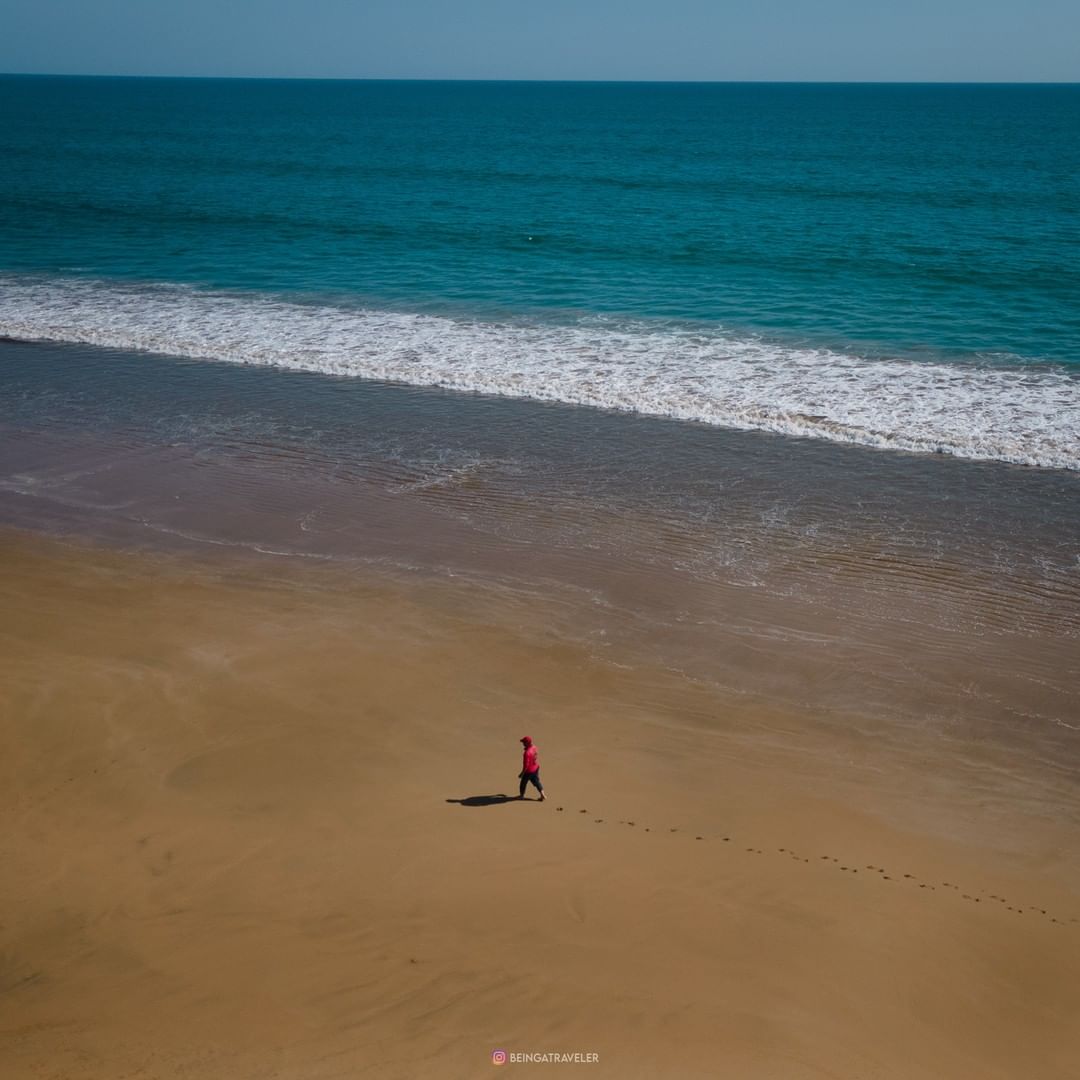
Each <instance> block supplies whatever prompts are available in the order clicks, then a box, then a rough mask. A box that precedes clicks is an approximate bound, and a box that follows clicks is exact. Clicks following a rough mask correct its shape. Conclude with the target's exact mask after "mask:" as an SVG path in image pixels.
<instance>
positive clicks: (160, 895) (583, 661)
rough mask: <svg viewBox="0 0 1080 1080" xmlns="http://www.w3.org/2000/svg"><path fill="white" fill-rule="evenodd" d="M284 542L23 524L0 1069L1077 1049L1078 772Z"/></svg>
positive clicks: (703, 1066) (340, 1070)
mask: <svg viewBox="0 0 1080 1080" xmlns="http://www.w3.org/2000/svg"><path fill="white" fill-rule="evenodd" d="M275 565H276V564H274V563H273V561H272V560H267V561H266V562H265V563H262V564H257V565H256V566H254V567H253V568H252V569H250V570H242V569H239V568H236V567H233V568H218V569H214V568H209V567H206V566H205V565H203V566H195V565H190V564H185V563H182V562H181V561H179V560H176V559H169V560H165V559H160V558H150V557H142V556H139V557H136V556H129V555H121V554H116V553H106V552H101V551H87V550H80V549H75V548H69V547H61V546H59V545H51V544H46V543H43V542H41V541H38V540H30V539H27V538H26V537H21V538H20V537H17V536H16V537H8V538H7V539H5V540H4V541H3V558H2V562H0V599H2V605H3V611H4V619H3V624H2V645H3V648H2V651H0V687H2V690H0V725H2V731H3V736H4V745H5V748H6V753H5V754H4V756H3V764H2V766H0V768H2V770H3V771H2V780H3V783H2V785H0V808H2V812H3V819H4V822H5V828H4V832H3V852H2V855H3V864H4V873H3V878H2V882H0V900H2V905H0V906H2V912H3V914H2V926H0V946H2V954H0V994H2V997H0V1075H2V1076H3V1077H4V1078H5V1080H22V1078H24V1077H25V1078H29V1077H35V1078H41V1077H55V1078H61V1077H62V1078H72V1080H84V1078H85V1080H89V1078H94V1080H119V1078H121V1077H153V1078H162V1080H171V1078H173V1077H199V1078H200V1080H219V1078H220V1080H247V1078H269V1077H281V1078H289V1080H294V1078H295V1080H316V1078H317V1080H329V1078H331V1077H341V1078H344V1077H350V1078H351V1077H360V1076H364V1077H403V1078H405V1077H418V1076H425V1077H426V1076H432V1077H472V1076H486V1075H490V1073H491V1070H492V1067H493V1066H492V1064H491V1053H492V1050H493V1049H496V1048H499V1049H505V1050H506V1051H507V1052H509V1053H521V1052H534V1053H545V1052H548V1053H552V1052H554V1053H575V1052H578V1053H581V1054H594V1055H597V1056H598V1061H597V1062H595V1063H591V1064H584V1063H582V1064H568V1065H557V1064H540V1063H533V1064H530V1065H524V1064H510V1065H508V1066H506V1068H507V1069H508V1070H516V1071H526V1070H527V1071H528V1073H529V1075H532V1074H533V1071H534V1070H535V1073H536V1075H539V1076H544V1075H556V1074H561V1073H563V1072H572V1073H573V1074H574V1075H584V1076H595V1077H601V1076H604V1077H608V1076H610V1077H637V1076H640V1077H683V1076H686V1077H697V1076H700V1077H717V1076H730V1077H733V1078H734V1077H737V1078H740V1080H743V1078H750V1080H753V1078H762V1080H766V1078H768V1080H788V1078H792V1080H794V1078H803V1077H807V1078H810V1077H814V1078H817V1077H831V1078H856V1077H858V1078H863V1077H866V1078H869V1077H874V1078H886V1077H890V1078H891V1077H896V1078H898V1080H901V1078H902V1080H913V1078H921V1077H926V1078H939V1080H940V1078H948V1080H964V1078H968V1077H970V1078H972V1080H975V1078H978V1080H993V1078H1010V1080H1011V1078H1025V1080H1028V1078H1032V1080H1035V1078H1037V1080H1053V1078H1056V1077H1061V1078H1065V1077H1073V1076H1075V1075H1076V1069H1077V1062H1078V1061H1080V1024H1078V1023H1077V1019H1078V1017H1080V921H1078V920H1080V859H1078V858H1077V853H1078V840H1080V837H1078V836H1077V833H1076V830H1075V828H1074V827H1072V826H1070V825H1069V824H1068V820H1069V819H1071V817H1072V815H1073V814H1074V813H1075V810H1076V807H1075V805H1072V806H1070V807H1069V808H1068V810H1069V813H1063V814H1062V815H1060V817H1058V816H1057V815H1055V814H1054V813H1053V812H1052V809H1051V810H1048V809H1047V804H1046V801H1042V800H1039V799H1032V800H1031V802H1030V804H1026V803H1025V804H1024V805H1021V806H1017V807H1015V808H1014V812H1013V813H1009V814H1003V813H1002V812H1001V809H1000V805H998V806H997V809H996V810H994V811H993V812H991V811H989V810H988V809H987V800H986V798H985V792H982V791H980V790H979V789H978V788H977V787H973V786H972V785H971V784H967V783H965V782H964V775H963V774H962V772H961V773H958V774H957V776H956V778H955V782H951V781H950V775H949V770H948V764H947V763H945V765H941V763H940V762H939V763H938V765H940V766H941V768H940V770H939V771H937V772H933V770H928V769H920V768H919V767H918V763H917V761H916V760H915V759H914V758H913V759H912V760H909V761H905V762H898V763H896V768H895V769H893V768H891V767H890V762H888V761H884V760H882V759H881V758H880V757H877V756H875V753H874V750H873V748H872V747H867V746H866V745H865V744H864V743H860V742H858V741H857V740H855V739H852V740H851V741H850V742H838V741H837V736H836V734H835V732H829V731H826V730H819V729H817V728H815V726H814V724H813V723H812V721H811V719H810V718H805V717H802V718H801V717H792V716H782V715H779V714H771V713H769V712H767V711H762V710H761V709H751V708H750V707H748V706H745V705H743V706H737V705H735V704H733V703H732V702H730V701H723V700H720V699H718V698H716V697H715V696H713V695H712V694H711V693H710V692H708V691H707V690H705V689H703V688H702V687H700V686H695V685H693V684H690V683H688V682H686V681H685V680H680V679H679V678H677V677H676V676H674V675H672V674H669V673H666V672H663V671H659V670H651V669H649V668H647V667H642V666H636V667H634V668H626V667H620V666H617V665H614V664H611V663H606V662H602V661H601V660H598V659H596V658H595V657H592V656H589V655H588V654H587V653H585V652H584V651H582V650H580V649H578V648H576V647H574V646H572V645H569V644H567V643H566V642H565V640H562V639H560V638H559V637H557V636H555V635H553V634H551V633H550V632H549V630H548V628H547V627H546V626H545V623H544V620H543V617H542V613H539V614H537V615H536V616H535V618H533V619H531V621H530V620H529V619H526V618H524V617H523V616H522V613H521V611H520V610H519V609H513V610H511V609H509V608H500V606H499V604H498V603H496V602H494V601H489V600H485V599H484V598H478V597H476V596H475V595H470V594H469V593H468V591H467V590H466V589H465V588H464V587H460V588H459V587H455V586H445V587H439V588H436V587H431V588H429V589H427V590H426V591H425V590H424V589H421V588H416V589H410V590H403V589H401V588H397V587H394V586H392V585H390V584H380V585H376V584H371V583H366V584H364V583H355V582H353V583H343V582H342V581H340V580H339V581H334V580H333V579H331V578H330V577H329V576H320V572H319V571H317V570H316V571H312V573H311V574H307V575H303V576H294V577H292V578H290V579H288V580H283V579H281V578H279V577H275V575H274V570H275ZM526 733H528V734H530V735H532V736H533V737H534V738H535V739H536V741H537V743H538V745H539V747H540V753H541V761H542V774H543V776H544V779H545V782H546V784H547V786H548V789H549V793H550V796H551V798H550V799H549V801H548V802H547V803H546V804H544V805H540V804H538V803H536V802H533V801H528V802H524V803H519V802H516V801H509V802H507V801H501V800H498V799H487V798H483V797H485V796H497V795H499V794H500V793H507V794H509V793H512V792H514V790H515V788H514V785H515V782H516V781H515V775H516V772H517V767H518V745H517V740H518V738H519V736H520V735H522V734H526ZM959 756H962V755H958V757H959ZM931 773H932V775H931ZM1063 797H1064V796H1063ZM1050 802H1051V804H1052V800H1050Z"/></svg>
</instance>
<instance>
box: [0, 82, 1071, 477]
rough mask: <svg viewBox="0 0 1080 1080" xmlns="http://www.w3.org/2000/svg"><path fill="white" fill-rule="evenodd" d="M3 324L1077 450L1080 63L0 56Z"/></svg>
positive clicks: (989, 449) (20, 331) (983, 451)
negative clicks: (874, 70) (586, 68)
mask: <svg viewBox="0 0 1080 1080" xmlns="http://www.w3.org/2000/svg"><path fill="white" fill-rule="evenodd" d="M0 118H2V119H0V334H4V335H6V336H9V337H15V338H22V339H48V340H54V341H72V342H83V343H92V344H101V345H107V346H112V347H121V348H136V349H145V350H149V351H151V352H159V353H170V354H179V355H184V356H190V357H195V358H207V359H216V360H230V361H240V362H245V363H259V364H271V365H276V366H282V367H294V368H302V369H305V370H310V371H317V372H319V371H321V372H328V373H332V374H336V375H355V376H360V377H368V378H377V379H383V380H391V381H401V382H406V383H413V384H419V385H437V386H444V387H451V388H455V389H462V390H472V391H480V392H485V393H494V394H500V395H510V396H525V397H534V398H540V399H549V400H560V401H564V402H568V403H575V404H584V405H592V406H599V407H604V408H616V409H627V410H632V411H636V412H641V413H646V414H654V415H665V416H672V417H676V418H679V419H684V420H696V421H704V422H707V423H712V424H717V425H720V426H728V427H741V428H763V429H767V430H773V431H778V432H784V433H788V434H795V435H804V436H811V437H817V438H825V439H831V440H839V441H847V442H857V443H865V444H868V445H874V446H880V447H886V448H892V449H898V450H908V451H911V450H914V451H924V452H926V451H929V452H946V453H952V454H957V455H959V456H964V457H970V458H987V459H1000V460H1006V461H1014V462H1019V463H1024V464H1032V465H1041V466H1049V467H1057V468H1077V467H1080V445H1078V435H1077V433H1078V431H1080V86H1076V85H1067V86H942V85H797V84H714V85H708V84H685V85H683V84H601V83H590V84H568V83H563V84H560V83H546V84H545V83H428V82H320V81H310V82H309V81H246V80H172V79H100V78H96V79H82V78H37V77H7V78H3V79H0Z"/></svg>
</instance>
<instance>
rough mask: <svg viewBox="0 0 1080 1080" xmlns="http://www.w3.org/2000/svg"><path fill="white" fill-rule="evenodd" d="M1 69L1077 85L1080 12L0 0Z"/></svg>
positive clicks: (842, 0) (783, 0) (685, 1)
mask: <svg viewBox="0 0 1080 1080" xmlns="http://www.w3.org/2000/svg"><path fill="white" fill-rule="evenodd" d="M0 71H4V72H37V73H57V74H102V75H253V76H284V77H292V76H315V77H329V78H419V79H441V78H462V79H686V80H698V79H707V80H728V79H737V80H742V79H766V80H840V81H846V80H855V81H862V80H881V81H893V80H901V81H906V80H912V81H921V80H930V81H959V82H966V81H975V82H985V81H990V82H997V81H1001V82H1011V81H1025V82H1026V81H1031V82H1076V81H1080V0H0Z"/></svg>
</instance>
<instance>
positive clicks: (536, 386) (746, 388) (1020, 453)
mask: <svg viewBox="0 0 1080 1080" xmlns="http://www.w3.org/2000/svg"><path fill="white" fill-rule="evenodd" d="M0 334H2V335H4V336H7V337H11V338H18V339H23V340H47V341H63V342H73V343H84V344H92V345H102V346H107V347H110V348H118V349H135V350H141V351H147V352H153V353H164V354H170V355H178V356H185V357H191V358H196V359H206V360H217V361H227V362H231V363H241V364H260V365H270V366H274V367H280V368H291V369H295V370H300V371H310V372H321V373H324V374H327V375H334V376H351V377H358V378H365V379H378V380H383V381H390V382H400V383H407V384H410V385H414V386H434V387H443V388H446V389H450V390H458V391H469V392H474V393H484V394H496V395H502V396H507V397H522V398H533V399H536V400H541V401H559V402H565V403H568V404H574V405H586V406H592V407H595V408H601V409H620V410H626V411H632V412H636V413H642V414H647V415H652V416H666V417H671V418H674V419H678V420H687V421H697V422H700V423H705V424H713V425H717V426H722V427H731V428H742V429H757V430H764V431H772V432H778V433H782V434H786V435H795V436H804V437H809V438H818V439H828V440H831V441H834V442H845V443H858V444H861V445H864V446H873V447H880V448H884V449H892V450H903V451H911V452H916V453H943V454H952V455H955V456H958V457H965V458H973V459H982V460H998V461H1006V462H1013V463H1016V464H1023V465H1033V466H1041V467H1045V468H1059V469H1080V438H1078V433H1080V378H1078V377H1077V375H1076V374H1073V373H1070V372H1069V371H1068V370H1066V369H1064V368H1062V367H1060V366H1048V365H1035V364H1028V365H1020V364H1015V365H1006V364H1000V363H998V364H979V363H976V362H970V363H954V362H937V363H930V362H916V361H908V360H903V359H880V358H873V359H870V358H864V357H859V356H855V355H847V354H845V353H842V352H838V351H835V350H828V349H820V348H800V347H790V346H785V345H780V344H776V343H771V342H768V341H765V340H763V339H756V338H749V337H746V338H740V337H735V336H731V335H728V334H726V333H724V332H723V331H720V330H716V331H714V330H702V329H700V328H692V327H682V326H674V325H669V324H663V325H653V324H650V323H647V322H636V323H635V322H625V323H616V322H614V321H612V320H606V321H604V320H583V321H579V322H577V323H573V324H556V323H545V322H539V321H533V322H502V323H499V322H481V321H468V320H465V319H458V318H448V317H444V316H436V315H424V314H406V313H399V312H390V311H376V310H371V309H363V308H349V307H345V306H334V305H328V304H321V305H315V304H307V303H299V302H295V301H290V300H287V299H283V298H278V297H272V296H263V295H258V294H234V293H225V292H208V291H200V290H197V289H192V288H187V287H184V286H174V285H123V284H112V283H108V284H106V283H102V282H93V281H86V280H82V279H65V278H61V279H42V278H24V277H16V276H8V277H3V278H0Z"/></svg>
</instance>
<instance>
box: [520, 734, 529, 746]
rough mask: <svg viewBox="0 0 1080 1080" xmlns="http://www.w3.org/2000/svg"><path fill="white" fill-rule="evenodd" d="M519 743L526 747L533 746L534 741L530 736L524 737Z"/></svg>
mask: <svg viewBox="0 0 1080 1080" xmlns="http://www.w3.org/2000/svg"><path fill="white" fill-rule="evenodd" d="M518 742H523V743H524V744H525V745H526V746H532V739H530V738H529V736H528V735H522V736H521V738H520V739H518Z"/></svg>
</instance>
